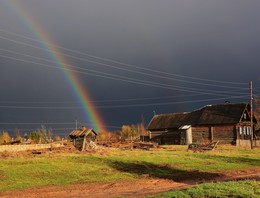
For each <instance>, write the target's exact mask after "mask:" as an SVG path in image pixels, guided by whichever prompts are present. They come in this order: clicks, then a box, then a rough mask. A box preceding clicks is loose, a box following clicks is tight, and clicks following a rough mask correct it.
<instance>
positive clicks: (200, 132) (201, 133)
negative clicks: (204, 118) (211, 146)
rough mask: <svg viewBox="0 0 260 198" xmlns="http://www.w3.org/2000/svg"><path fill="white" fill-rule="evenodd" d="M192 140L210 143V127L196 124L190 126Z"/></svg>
mask: <svg viewBox="0 0 260 198" xmlns="http://www.w3.org/2000/svg"><path fill="white" fill-rule="evenodd" d="M192 142H193V143H200V144H201V143H204V144H207V143H210V142H211V135H210V127H203V126H196V127H192Z"/></svg>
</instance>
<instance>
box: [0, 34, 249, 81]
mask: <svg viewBox="0 0 260 198" xmlns="http://www.w3.org/2000/svg"><path fill="white" fill-rule="evenodd" d="M0 31H2V32H6V33H9V34H12V35H15V36H17V37H21V38H26V39H28V40H32V41H34V42H37V43H40V44H43V43H42V42H41V41H38V40H36V39H33V38H30V37H26V36H21V35H19V34H17V33H12V32H9V31H5V30H3V29H0ZM0 38H2V39H4V40H8V41H11V42H15V43H19V44H23V45H26V46H30V47H33V48H37V49H41V50H44V51H48V52H52V53H56V54H60V55H63V56H67V57H70V58H74V59H78V60H82V61H87V62H91V63H95V64H100V65H103V66H108V67H113V68H116V69H120V70H125V71H130V72H134V73H139V74H143V75H149V76H154V77H159V76H158V75H153V74H147V73H144V72H140V71H135V70H130V69H125V68H120V67H117V66H114V65H109V64H105V63H100V62H97V61H91V60H88V59H85V58H80V57H76V56H72V55H69V54H65V53H61V52H59V51H56V50H50V49H47V48H42V47H38V46H35V45H31V44H28V43H25V42H21V41H16V40H13V39H10V38H6V37H3V36H0ZM44 44H45V45H47V46H53V47H55V48H56V49H62V50H66V51H70V52H73V53H76V54H80V55H85V56H89V57H92V58H96V59H100V60H105V61H109V62H113V63H116V64H120V65H124V66H128V67H131V68H135V69H142V70H145V71H150V72H154V73H159V74H164V75H167V76H175V77H181V78H188V79H193V80H200V81H207V82H213V83H216V82H217V83H226V84H237V85H246V84H247V83H240V82H229V81H217V80H211V79H203V78H196V77H191V76H185V75H178V74H173V73H168V72H162V71H158V70H154V69H149V68H146V67H139V66H135V65H131V64H126V63H122V62H119V61H115V60H111V59H106V58H101V57H98V56H93V55H90V54H87V53H83V52H79V51H76V50H71V49H68V48H64V47H61V46H58V45H53V44H51V43H48V42H44ZM160 77H161V78H166V79H172V78H168V77H163V76H160ZM174 80H175V81H182V82H187V83H194V84H204V85H208V86H214V85H213V84H206V83H198V82H191V81H187V80H180V79H174ZM219 86H220V85H219Z"/></svg>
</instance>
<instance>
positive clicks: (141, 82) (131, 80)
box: [0, 55, 232, 95]
mask: <svg viewBox="0 0 260 198" xmlns="http://www.w3.org/2000/svg"><path fill="white" fill-rule="evenodd" d="M0 57H3V58H7V59H11V60H16V61H21V62H26V63H30V64H36V65H41V66H44V67H48V68H55V69H59V70H66V71H72V72H75V73H80V74H85V75H91V76H97V77H103V78H107V79H113V80H117V81H123V82H129V83H133V84H139V85H146V86H151V87H157V88H164V89H170V90H178V91H186V92H191V93H207V94H209V95H221V93H232V91H212V90H206V89H196V88H187V87H181V86H172V85H167V84H162V83H156V82H152V81H146V80H139V79H135V78H129V77H122V76H119V75H114V74H108V73H105V72H98V71H95V70H94V71H93V70H91V69H84V70H88V71H92V72H96V73H97V74H95V73H89V72H83V71H78V70H74V69H69V68H65V67H63V68H61V67H57V66H53V65H47V64H43V63H39V62H34V61H28V60H24V59H20V58H14V57H10V56H5V55H0ZM71 67H74V66H71ZM76 68H77V67H76ZM104 74H105V75H104ZM203 91H206V92H203Z"/></svg>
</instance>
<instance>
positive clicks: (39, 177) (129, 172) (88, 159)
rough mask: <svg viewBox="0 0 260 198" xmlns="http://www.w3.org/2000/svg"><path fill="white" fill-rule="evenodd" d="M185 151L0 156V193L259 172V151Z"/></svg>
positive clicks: (105, 150) (170, 148)
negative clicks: (254, 170) (80, 183)
mask: <svg viewBox="0 0 260 198" xmlns="http://www.w3.org/2000/svg"><path fill="white" fill-rule="evenodd" d="M186 148H187V147H186V146H168V147H163V148H161V149H158V150H150V151H145V150H132V151H131V150H120V149H113V148H109V149H108V148H102V149H98V150H97V151H95V152H84V153H77V152H76V153H55V152H46V153H44V154H41V155H24V156H22V155H19V156H17V157H5V158H3V157H2V158H1V159H0V178H1V180H0V191H7V190H8V191H10V190H17V189H23V188H29V187H40V186H47V185H66V184H71V183H75V182H76V183H77V182H81V181H84V182H88V183H99V182H114V181H131V180H138V179H141V178H147V177H152V178H162V179H169V180H174V181H178V180H180V179H189V178H196V177H200V176H201V175H202V176H203V177H206V178H211V177H215V176H221V174H223V173H227V172H235V171H241V170H248V169H251V170H253V169H256V168H258V169H259V168H260V149H254V150H250V149H245V148H237V147H231V146H222V147H218V149H217V150H215V151H211V152H202V153H193V152H187V151H186ZM2 155H3V154H2ZM5 155H7V154H5ZM0 156H1V155H0ZM7 156H8V155H7ZM252 182H254V181H252ZM242 184H243V183H242ZM242 184H241V185H242ZM254 184H255V185H256V186H258V187H259V188H260V184H259V182H257V181H255V183H254ZM230 185H232V184H230ZM206 187H207V185H206V184H205V186H204V185H202V186H198V188H199V191H203V189H204V188H206ZM201 189H202V190H201ZM191 190H192V189H191ZM188 192H189V191H188ZM176 193H179V192H176ZM181 193H184V192H181ZM170 196H171V195H170ZM177 197H178V196H177Z"/></svg>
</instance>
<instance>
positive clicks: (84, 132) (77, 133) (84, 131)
mask: <svg viewBox="0 0 260 198" xmlns="http://www.w3.org/2000/svg"><path fill="white" fill-rule="evenodd" d="M90 132H93V133H94V134H95V135H97V133H96V132H95V131H94V130H93V129H87V128H83V129H78V130H73V131H72V132H71V133H70V134H69V136H70V137H84V136H87V135H88V134H89V133H90Z"/></svg>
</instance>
